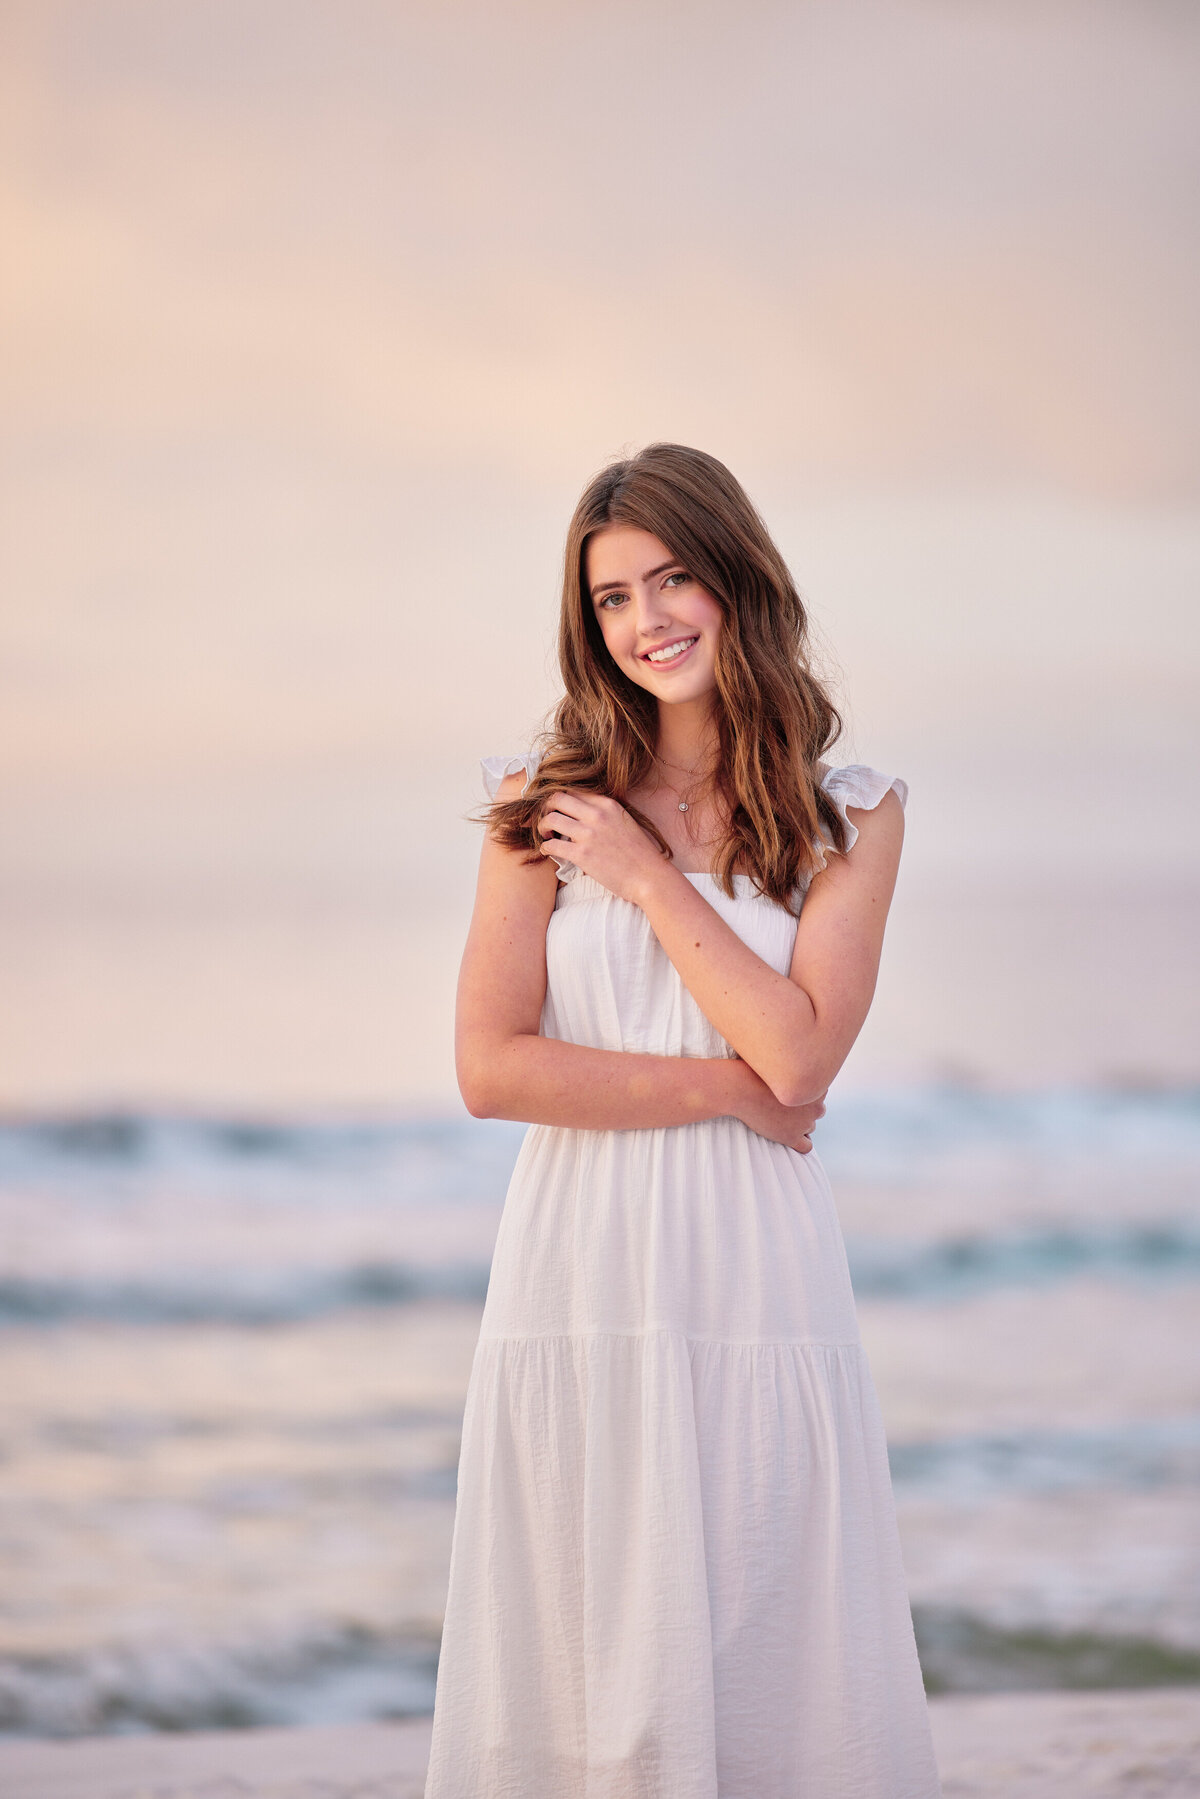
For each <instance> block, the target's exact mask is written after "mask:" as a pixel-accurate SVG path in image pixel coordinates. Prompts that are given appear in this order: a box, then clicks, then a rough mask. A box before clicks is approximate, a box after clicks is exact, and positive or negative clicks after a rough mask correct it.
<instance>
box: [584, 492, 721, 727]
mask: <svg viewBox="0 0 1200 1799" xmlns="http://www.w3.org/2000/svg"><path fill="white" fill-rule="evenodd" d="M586 570H587V586H588V591H589V593H590V596H591V605H592V609H593V611H594V612H595V614H596V618H597V620H598V621H599V624H600V630H601V632H602V633H603V636H604V643H605V647H606V648H607V650H608V653H609V655H610V656H611V657H612V659H613V661H614V662H615V663H616V664H617V666H618V667H619V668H620V669H622V670H623V671H624V673H625V674H627V675H628V676H629V679H630V680H631V681H636V682H637V685H638V686H639V687H644V688H645V689H646V691H647V692H648V693H652V694H653V695H654V697H655V699H656V700H658V702H659V703H660V705H679V704H681V703H684V702H687V701H696V700H707V699H708V698H709V696H711V694H712V693H713V692H714V690H715V688H716V665H717V640H718V638H719V636H720V632H721V624H722V620H723V615H722V612H721V608H720V605H719V604H718V603H717V601H716V600H714V599H713V597H712V595H711V594H710V593H709V592H708V591H707V589H706V588H703V587H701V585H700V583H699V582H698V581H696V580H694V579H693V577H692V576H691V575H690V574H689V572H688V570H687V569H686V567H685V566H684V564H683V563H682V562H679V561H678V560H677V559H676V558H675V557H674V556H672V554H671V552H670V550H669V549H668V548H667V546H666V545H665V544H664V543H660V542H659V540H658V538H657V537H654V536H653V535H652V534H651V533H650V532H649V531H640V530H638V529H637V528H636V527H635V526H633V525H609V526H606V527H605V529H603V530H601V531H596V532H594V533H593V534H592V536H591V537H590V538H589V539H588V543H587V550H586Z"/></svg>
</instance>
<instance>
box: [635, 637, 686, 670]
mask: <svg viewBox="0 0 1200 1799" xmlns="http://www.w3.org/2000/svg"><path fill="white" fill-rule="evenodd" d="M699 641H700V639H699V637H698V636H696V637H677V638H676V639H675V640H674V642H673V643H663V644H656V645H655V647H654V649H652V650H647V651H646V652H645V653H644V655H643V656H642V661H643V662H649V663H652V664H653V666H654V667H655V668H669V667H670V666H671V664H672V663H674V662H682V661H683V660H684V658H685V656H688V655H690V654H691V651H692V650H693V649H694V648H695V646H696V644H698V643H699Z"/></svg>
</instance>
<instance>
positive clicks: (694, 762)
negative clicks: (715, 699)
mask: <svg viewBox="0 0 1200 1799" xmlns="http://www.w3.org/2000/svg"><path fill="white" fill-rule="evenodd" d="M716 749H717V729H716V720H715V718H714V716H713V709H712V705H711V703H710V701H709V697H708V695H707V694H706V695H705V696H704V697H703V698H702V699H696V700H688V701H686V702H684V703H683V704H681V705H677V706H664V705H662V704H660V705H659V708H658V742H657V744H656V745H655V751H656V754H657V756H658V759H659V761H660V762H662V763H664V764H667V765H669V766H670V767H671V768H672V769H673V770H674V772H675V773H676V774H679V773H681V772H686V773H688V774H700V773H702V772H703V771H704V770H705V769H706V768H707V767H708V765H709V763H710V762H711V761H712V758H713V756H714V755H715V754H716Z"/></svg>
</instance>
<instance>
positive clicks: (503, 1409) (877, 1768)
mask: <svg viewBox="0 0 1200 1799" xmlns="http://www.w3.org/2000/svg"><path fill="white" fill-rule="evenodd" d="M536 763H537V757H536V755H532V754H531V755H527V756H519V757H512V758H504V757H488V758H486V759H485V761H484V763H483V769H484V777H485V784H486V787H487V790H488V792H489V794H492V795H494V794H495V791H496V789H497V787H498V786H499V783H500V781H501V780H502V779H503V777H504V775H505V774H507V773H509V772H511V771H513V770H519V769H522V768H524V769H525V770H526V771H527V774H531V773H532V772H533V769H534V768H535V767H536ZM823 785H824V788H825V790H826V792H827V793H828V794H829V796H830V797H831V798H832V799H833V800H834V802H835V804H836V805H837V807H838V809H839V811H840V812H842V814H843V816H844V814H845V808H846V806H847V805H850V806H856V807H867V808H871V807H874V806H876V805H878V804H879V801H880V800H881V799H882V798H883V795H884V794H885V793H886V792H887V791H888V789H889V788H892V787H894V788H895V789H896V790H897V792H898V793H899V795H900V798H901V800H902V801H903V800H904V799H905V798H906V796H907V789H906V787H905V784H904V783H903V782H902V781H898V780H896V781H893V780H891V779H889V778H888V777H887V776H886V775H881V774H878V773H877V772H876V771H875V770H873V769H869V768H863V767H857V766H856V767H850V768H840V769H834V770H829V771H827V772H826V773H825V775H824V779H823ZM847 822H848V821H847ZM855 836H856V832H855V830H854V827H853V826H850V827H849V832H848V842H852V841H853V840H854V837H855ZM825 847H828V846H827V845H826V846H825ZM687 878H688V879H689V880H690V881H693V882H695V883H696V885H697V886H698V887H699V889H700V891H701V892H702V893H703V894H704V896H705V898H706V899H707V900H708V901H709V903H710V904H711V905H712V906H713V908H714V910H715V911H716V912H717V913H718V914H719V915H720V916H721V917H722V918H724V919H725V920H726V921H727V922H728V924H729V925H730V926H731V927H732V928H733V930H735V931H736V932H737V934H738V936H739V937H741V939H742V940H743V942H745V943H747V944H748V945H749V946H750V948H751V949H753V950H754V951H755V952H756V953H757V954H758V955H759V956H761V957H762V959H763V960H764V961H765V962H767V963H768V964H769V965H770V966H771V967H772V968H774V969H777V970H778V971H779V972H780V973H786V972H787V970H788V968H789V965H790V962H791V955H792V949H793V945H794V942H795V935H796V919H795V917H794V916H793V915H791V914H789V913H788V912H787V910H786V908H785V907H783V906H781V905H779V904H778V903H777V902H776V901H774V900H771V899H768V898H765V897H764V896H763V895H761V894H759V893H758V892H757V891H756V890H755V889H754V887H753V883H752V881H751V879H750V877H749V876H745V875H742V876H737V877H735V888H736V892H735V895H734V897H733V898H732V899H730V898H729V897H728V896H727V895H725V894H724V893H723V892H722V891H721V889H720V887H719V885H718V883H717V881H716V879H715V877H713V876H711V875H708V874H689V875H688V877H687ZM559 883H560V885H559V888H558V892H557V896H556V902H555V909H554V912H553V913H552V915H551V918H550V921H549V925H548V928H547V932H546V967H547V982H546V998H545V1005H544V1008H543V1012H542V1018H541V1034H542V1035H543V1036H546V1037H556V1038H559V1039H562V1040H565V1041H567V1042H570V1043H584V1044H589V1045H591V1046H593V1047H595V1048H599V1049H611V1050H634V1051H641V1052H646V1053H650V1054H655V1055H669V1056H731V1055H733V1054H734V1051H733V1050H732V1049H731V1048H730V1046H729V1044H728V1043H727V1042H726V1041H725V1039H724V1038H723V1037H722V1036H720V1034H719V1033H718V1032H717V1031H716V1030H715V1029H714V1028H713V1026H712V1025H711V1024H710V1023H709V1021H708V1020H707V1018H706V1017H705V1016H704V1014H703V1013H702V1012H701V1010H700V1008H699V1006H698V1005H697V1004H696V1002H695V1000H694V999H693V998H692V996H691V994H690V993H689V992H688V991H687V989H686V988H685V987H684V985H683V983H682V981H681V980H680V977H679V975H678V973H677V972H676V970H675V967H674V965H673V964H672V963H671V962H670V960H669V959H668V957H667V955H666V954H665V952H664V951H663V949H662V947H661V945H660V944H659V942H658V940H657V938H656V937H655V936H654V934H653V932H652V931H651V929H650V926H649V923H648V922H647V919H646V916H645V914H644V913H643V912H642V911H641V909H640V908H639V907H637V906H635V905H633V904H631V903H630V902H629V901H627V900H622V899H618V898H616V897H615V895H613V894H612V893H610V892H609V890H608V889H607V888H606V887H603V886H602V885H601V884H600V883H599V882H598V881H596V880H593V879H592V878H591V877H590V876H588V875H585V874H583V873H582V872H581V871H579V870H578V869H576V868H574V867H573V866H572V865H571V864H569V863H564V864H561V865H560V869H559ZM938 1791H939V1787H938V1776H937V1771H936V1767H935V1763H934V1756H933V1748H932V1742H931V1738H930V1730H929V1721H928V1713H927V1709H926V1703H925V1695H924V1690H923V1686H922V1681H921V1673H920V1668H919V1665H918V1661H917V1653H916V1645H915V1642H914V1638H913V1629H912V1618H911V1614H910V1611H909V1604H908V1595H907V1590H906V1585H905V1578H904V1569H903V1566H902V1563H901V1559H900V1544H899V1537H898V1534H897V1528H896V1517H895V1509H894V1504H893V1499H892V1490H891V1483H890V1478H889V1473H888V1462H887V1451H886V1445H885V1441H884V1431H883V1423H882V1419H881V1416H880V1412H879V1407H878V1403H877V1400H876V1396H875V1389H874V1386H873V1384H872V1380H871V1375H870V1371H869V1369H868V1367H867V1363H866V1360H865V1356H864V1353H863V1349H862V1345H861V1342H860V1338H859V1332H858V1324H857V1320H856V1317H855V1310H854V1301H853V1296H852V1294H851V1288H850V1277H849V1273H848V1270H847V1266H846V1255H845V1249H844V1246H843V1242H842V1235H841V1229H840V1226H839V1223H838V1219H837V1215H836V1212H835V1209H834V1204H833V1199H832V1195H831V1193H830V1188H829V1182H828V1179H827V1177H826V1174H825V1171H824V1169H823V1168H822V1166H821V1163H820V1161H819V1160H818V1158H817V1155H816V1152H815V1151H814V1152H812V1153H810V1154H808V1155H800V1154H799V1153H798V1152H796V1151H794V1150H791V1149H788V1148H786V1147H785V1146H784V1145H783V1144H780V1143H775V1142H772V1141H770V1140H769V1139H768V1138H765V1137H761V1136H759V1135H758V1134H757V1133H756V1132H754V1131H752V1130H750V1129H749V1128H748V1127H747V1126H746V1125H744V1124H742V1123H740V1122H739V1121H738V1120H737V1119H735V1118H715V1119H710V1120H706V1121H703V1122H699V1123H694V1124H685V1125H675V1126H670V1127H665V1128H658V1129H649V1130H622V1131H586V1130H571V1129H566V1128H563V1127H560V1126H549V1125H531V1126H530V1128H529V1130H528V1132H527V1133H526V1136H525V1138H524V1140H523V1142H522V1145H521V1149H520V1151H519V1153H518V1156H517V1161H516V1165H515V1167H514V1170H513V1174H512V1180H511V1183H510V1185H509V1188H508V1192H507V1195H506V1198H505V1202H504V1210H503V1213H502V1216H501V1220H500V1227H499V1232H498V1235H497V1240H496V1248H495V1255H494V1258H493V1262H492V1272H491V1279H490V1283H489V1286H488V1292H487V1300H486V1303H485V1306H484V1311H483V1321H482V1325H481V1328H480V1335H479V1341H478V1345H477V1348H476V1351H475V1357H474V1361H473V1363H472V1368H471V1375H470V1382H469V1386H468V1392H467V1400H466V1410H465V1415H464V1419H463V1434H462V1452H461V1457H460V1461H459V1472H458V1502H457V1511H456V1515H455V1523H454V1538H453V1547H452V1550H451V1558H450V1577H449V1592H448V1597H447V1605H446V1618H445V1627H444V1630H443V1635H442V1648H441V1657H440V1661H439V1664H438V1675H437V1690H436V1699H435V1706H434V1717H433V1740H432V1748H431V1756H430V1764H429V1773H428V1778H427V1783H426V1787H425V1796H426V1799H936V1795H937V1794H938Z"/></svg>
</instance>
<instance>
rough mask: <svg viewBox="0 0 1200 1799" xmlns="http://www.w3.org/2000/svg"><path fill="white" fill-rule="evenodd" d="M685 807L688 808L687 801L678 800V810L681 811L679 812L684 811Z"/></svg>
mask: <svg viewBox="0 0 1200 1799" xmlns="http://www.w3.org/2000/svg"><path fill="white" fill-rule="evenodd" d="M687 809H688V803H687V801H686V800H680V802H679V810H680V811H681V812H686V811H687Z"/></svg>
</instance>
